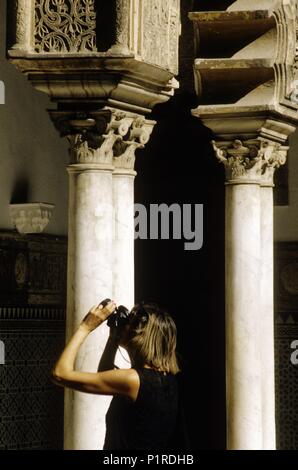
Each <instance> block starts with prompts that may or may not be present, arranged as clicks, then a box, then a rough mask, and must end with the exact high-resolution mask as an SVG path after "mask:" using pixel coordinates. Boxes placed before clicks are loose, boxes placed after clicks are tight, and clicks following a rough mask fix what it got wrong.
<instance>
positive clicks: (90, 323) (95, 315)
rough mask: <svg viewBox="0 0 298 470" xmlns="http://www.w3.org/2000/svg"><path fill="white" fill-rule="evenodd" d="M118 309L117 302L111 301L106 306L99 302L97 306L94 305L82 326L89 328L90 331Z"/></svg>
mask: <svg viewBox="0 0 298 470" xmlns="http://www.w3.org/2000/svg"><path fill="white" fill-rule="evenodd" d="M115 309H116V304H115V302H109V303H108V304H107V305H106V306H105V307H103V306H102V305H101V304H99V305H98V306H97V307H96V306H95V307H92V308H91V310H89V312H88V313H87V315H86V316H85V318H84V319H83V321H82V323H81V324H80V327H82V328H84V329H85V330H87V331H88V332H89V333H91V331H93V330H95V329H96V328H97V327H98V326H99V325H101V324H102V323H103V322H104V321H105V320H106V319H107V318H109V316H110V315H111V314H112V313H113V312H114V310H115Z"/></svg>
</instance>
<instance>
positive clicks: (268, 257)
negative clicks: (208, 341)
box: [260, 186, 276, 450]
mask: <svg viewBox="0 0 298 470" xmlns="http://www.w3.org/2000/svg"><path fill="white" fill-rule="evenodd" d="M261 215H262V217H261V311H260V315H261V331H262V335H261V357H262V361H261V362H262V408H263V410H262V411H263V449H265V450H274V449H276V437H275V370H274V303H273V189H272V186H264V187H261Z"/></svg>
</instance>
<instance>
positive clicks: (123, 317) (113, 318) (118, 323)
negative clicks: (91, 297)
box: [101, 299, 130, 329]
mask: <svg viewBox="0 0 298 470" xmlns="http://www.w3.org/2000/svg"><path fill="white" fill-rule="evenodd" d="M109 302H111V300H110V299H106V300H104V301H103V302H101V305H102V306H103V307H105V306H106V305H107V304H108V303H109ZM129 314H130V311H129V310H128V308H126V307H124V305H119V307H117V308H116V310H114V312H113V313H112V315H110V316H109V318H108V321H107V325H108V326H109V327H110V328H117V329H119V328H122V327H123V326H124V325H127V323H128V317H129Z"/></svg>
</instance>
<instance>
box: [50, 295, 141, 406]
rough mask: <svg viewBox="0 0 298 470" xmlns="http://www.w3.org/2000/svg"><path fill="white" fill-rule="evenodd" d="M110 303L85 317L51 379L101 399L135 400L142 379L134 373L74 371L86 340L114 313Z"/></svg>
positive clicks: (93, 310) (132, 371) (95, 308)
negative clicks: (106, 397) (112, 397)
mask: <svg viewBox="0 0 298 470" xmlns="http://www.w3.org/2000/svg"><path fill="white" fill-rule="evenodd" d="M115 308H116V304H115V303H113V302H110V303H109V304H108V305H107V306H106V307H102V306H101V305H99V306H98V307H94V308H92V309H91V310H90V312H89V313H88V314H87V315H86V317H85V318H84V320H83V321H82V323H81V324H80V326H79V327H78V329H77V330H76V332H75V333H74V335H73V336H72V338H71V339H70V341H69V342H68V344H67V345H66V347H65V349H64V351H63V352H62V354H61V356H60V358H59V359H58V361H57V363H56V365H55V367H54V369H53V372H52V377H53V380H54V382H55V383H56V384H57V385H61V386H64V387H69V388H72V389H74V390H78V391H80V392H85V393H93V394H99V395H117V394H120V395H125V396H128V397H129V398H131V399H132V400H135V399H136V397H137V394H138V389H139V385H140V383H139V376H138V374H137V372H136V371H135V370H133V369H120V370H108V371H106V372H97V373H92V372H81V371H76V370H75V369H74V365H75V360H76V356H77V354H78V351H79V349H80V346H81V345H82V344H83V342H84V341H85V339H86V338H87V336H88V335H89V334H90V333H91V332H92V331H93V330H94V329H95V328H97V327H99V326H100V325H101V324H102V323H103V322H104V321H105V320H106V319H107V318H108V317H109V316H110V315H111V314H112V312H113V311H114V310H115Z"/></svg>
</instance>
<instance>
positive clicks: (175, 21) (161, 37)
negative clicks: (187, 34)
mask: <svg viewBox="0 0 298 470" xmlns="http://www.w3.org/2000/svg"><path fill="white" fill-rule="evenodd" d="M141 7H142V35H141V37H142V41H141V45H140V46H141V55H142V58H143V59H144V60H146V61H148V62H150V63H153V64H156V65H159V66H161V67H164V68H167V69H170V70H173V71H174V72H175V73H177V72H178V45H179V35H180V2H179V0H162V1H159V0H142V1H141Z"/></svg>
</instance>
